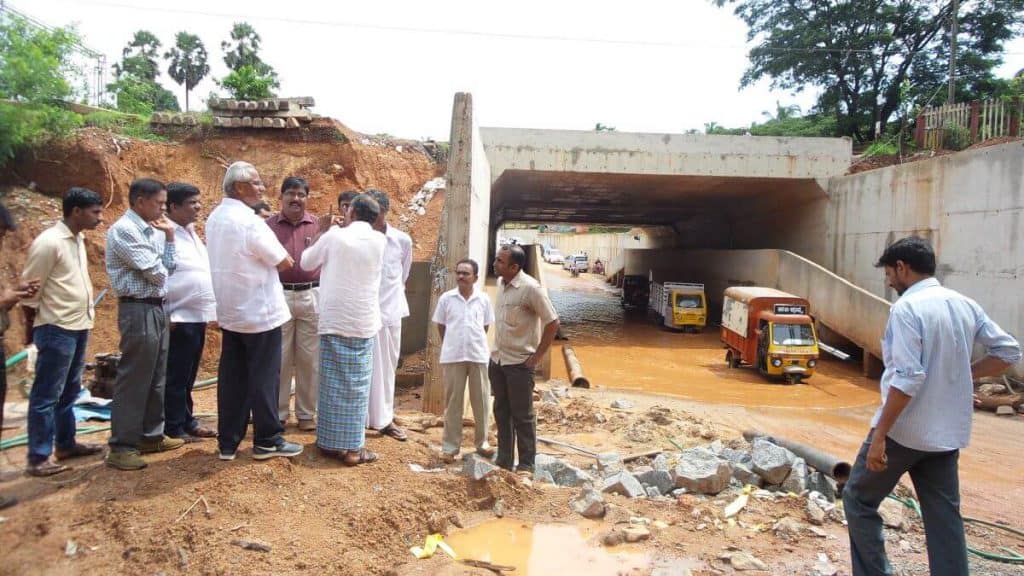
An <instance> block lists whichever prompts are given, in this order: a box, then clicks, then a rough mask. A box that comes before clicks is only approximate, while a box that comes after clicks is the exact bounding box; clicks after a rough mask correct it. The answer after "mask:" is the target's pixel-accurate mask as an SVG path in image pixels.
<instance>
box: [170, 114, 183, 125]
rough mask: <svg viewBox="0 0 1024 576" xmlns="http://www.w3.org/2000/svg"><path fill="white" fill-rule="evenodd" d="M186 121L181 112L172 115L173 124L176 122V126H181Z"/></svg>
mask: <svg viewBox="0 0 1024 576" xmlns="http://www.w3.org/2000/svg"><path fill="white" fill-rule="evenodd" d="M184 123H185V120H184V118H183V117H182V115H181V114H175V115H173V116H171V124H174V125H175V126H181V125H182V124H184Z"/></svg>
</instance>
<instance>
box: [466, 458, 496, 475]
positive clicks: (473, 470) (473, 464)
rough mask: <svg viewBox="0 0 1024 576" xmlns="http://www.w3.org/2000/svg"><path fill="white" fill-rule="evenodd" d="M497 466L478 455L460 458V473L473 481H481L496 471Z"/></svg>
mask: <svg viewBox="0 0 1024 576" xmlns="http://www.w3.org/2000/svg"><path fill="white" fill-rule="evenodd" d="M497 469H498V467H497V466H495V465H494V464H492V463H491V461H490V460H487V459H486V458H484V457H483V456H480V455H479V454H475V453H474V454H466V455H465V456H464V457H463V458H462V473H463V474H465V475H466V476H469V477H470V478H472V479H473V480H483V479H484V478H486V477H487V475H488V474H491V473H492V472H494V471H496V470H497Z"/></svg>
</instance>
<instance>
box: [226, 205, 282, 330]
mask: <svg viewBox="0 0 1024 576" xmlns="http://www.w3.org/2000/svg"><path fill="white" fill-rule="evenodd" d="M206 241H207V244H208V248H209V254H210V271H211V273H212V275H213V293H214V295H215V296H216V298H217V321H218V323H220V326H221V328H224V329H225V330H231V331H232V332H241V333H243V334H258V333H260V332H267V331H268V330H273V329H274V328H277V327H279V326H281V325H282V324H284V323H285V322H287V321H288V320H290V319H291V317H292V316H291V313H290V312H289V311H288V304H287V303H286V302H285V300H284V289H283V288H281V282H280V280H278V276H277V265H278V264H280V263H281V261H282V260H284V259H285V258H287V257H288V251H286V250H285V249H284V246H281V243H280V242H278V240H277V237H276V236H274V232H273V231H272V230H271V229H270V227H269V226H267V223H266V222H264V221H263V219H262V218H260V217H259V216H257V215H256V214H255V213H253V211H252V208H250V207H249V206H247V205H246V204H245V203H244V202H242V201H240V200H236V199H234V198H225V199H224V200H223V201H222V202H221V203H220V205H219V206H217V208H216V209H214V211H213V213H211V214H210V219H209V220H207V221H206Z"/></svg>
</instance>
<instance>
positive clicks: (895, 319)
mask: <svg viewBox="0 0 1024 576" xmlns="http://www.w3.org/2000/svg"><path fill="white" fill-rule="evenodd" d="M975 345H979V346H981V347H982V348H984V349H985V353H986V354H987V355H989V356H994V357H996V358H999V359H1000V360H1003V361H1005V362H1009V363H1011V364H1016V363H1017V362H1020V359H1021V351H1020V344H1018V343H1017V341H1016V340H1015V339H1014V338H1013V337H1012V336H1010V335H1009V334H1007V333H1006V332H1004V331H1003V329H1002V328H1000V327H999V326H998V325H997V324H996V323H995V322H993V321H992V320H991V319H990V318H989V317H988V316H987V315H986V314H985V311H984V310H982V309H981V306H979V305H978V303H977V302H975V301H974V300H971V299H970V298H968V297H966V296H964V295H962V294H960V293H959V292H955V291H953V290H950V289H948V288H944V287H943V286H942V285H941V284H939V281H938V280H936V279H935V278H928V279H926V280H921V281H919V282H917V283H916V284H914V285H913V286H911V287H910V288H908V289H907V291H906V292H904V293H903V295H902V296H900V298H899V300H897V301H896V302H895V303H894V304H893V305H892V310H891V311H890V312H889V322H888V324H887V325H886V327H885V337H884V338H883V339H882V361H883V362H884V363H885V372H884V373H882V382H881V389H882V407H881V408H879V409H878V412H876V413H875V417H874V419H873V420H872V422H871V426H872V427H874V426H876V425H877V424H878V420H879V418H880V417H881V415H882V409H883V408H884V407H885V400H886V397H887V396H888V395H889V389H890V388H896V389H897V390H899V391H901V392H903V393H904V394H906V395H908V396H911V399H910V403H909V404H907V407H906V408H905V409H904V410H903V412H902V413H901V414H900V416H899V418H897V419H896V423H895V424H893V427H892V429H891V430H889V434H888V436H889V437H890V438H892V439H893V440H895V441H896V442H898V443H900V444H902V445H904V446H906V447H908V448H913V449H915V450H921V451H925V452H944V451H947V450H956V449H959V448H964V447H966V446H967V444H968V443H969V441H970V439H971V418H972V417H973V413H974V401H973V396H974V385H973V379H972V378H971V351H972V350H973V349H974V346H975Z"/></svg>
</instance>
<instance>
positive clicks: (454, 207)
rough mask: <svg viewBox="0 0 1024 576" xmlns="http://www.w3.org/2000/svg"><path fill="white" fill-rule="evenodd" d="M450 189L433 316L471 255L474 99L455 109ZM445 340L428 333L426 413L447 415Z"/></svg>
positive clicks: (433, 274) (462, 95) (461, 98)
mask: <svg viewBox="0 0 1024 576" xmlns="http://www.w3.org/2000/svg"><path fill="white" fill-rule="evenodd" d="M449 142H450V143H451V149H450V152H449V155H448V173H447V179H448V183H447V188H446V189H445V193H444V194H445V198H444V210H443V212H442V216H441V226H440V230H439V232H438V237H437V253H436V255H435V256H434V260H433V262H431V265H430V312H429V315H428V317H430V316H433V314H434V308H435V307H436V306H437V299H438V298H439V297H440V296H441V294H442V293H444V292H445V291H446V290H450V289H451V288H454V287H455V280H454V277H453V276H452V275H451V274H450V273H449V271H450V270H454V269H455V264H456V263H457V262H458V261H459V260H460V259H461V258H462V257H463V256H464V255H465V254H468V253H469V225H470V202H471V200H472V176H473V96H472V95H471V94H469V93H467V92H459V93H457V94H455V103H454V104H453V106H452V131H451V137H450V139H449ZM440 354H441V339H440V337H439V336H438V334H437V331H436V330H428V331H427V358H428V359H429V363H430V369H429V370H428V372H427V374H426V377H425V378H424V380H423V411H424V412H431V413H434V414H442V413H443V412H444V382H443V380H442V377H441V365H440V362H439V360H440Z"/></svg>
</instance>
